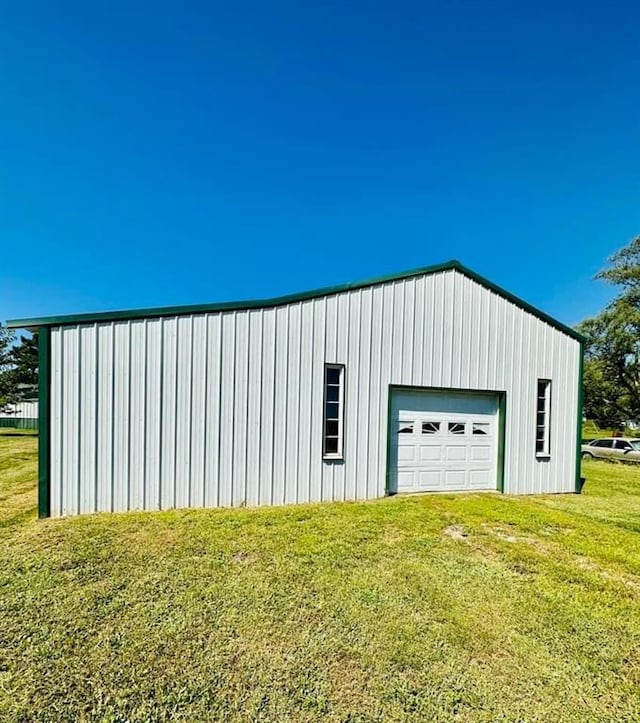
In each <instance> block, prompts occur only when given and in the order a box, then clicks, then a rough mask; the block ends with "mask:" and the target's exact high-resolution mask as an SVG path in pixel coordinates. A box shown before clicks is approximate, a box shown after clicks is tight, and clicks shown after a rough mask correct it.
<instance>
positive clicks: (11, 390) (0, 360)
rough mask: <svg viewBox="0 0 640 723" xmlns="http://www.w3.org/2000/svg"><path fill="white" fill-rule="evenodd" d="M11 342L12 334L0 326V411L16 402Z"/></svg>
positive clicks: (16, 392) (16, 391)
mask: <svg viewBox="0 0 640 723" xmlns="http://www.w3.org/2000/svg"><path fill="white" fill-rule="evenodd" d="M13 342H14V334H13V332H12V331H11V330H10V329H7V327H6V326H2V324H0V411H2V410H4V409H5V408H6V407H7V406H9V405H11V404H15V403H16V402H17V401H18V388H17V381H16V374H15V365H14V362H13V354H12V352H13Z"/></svg>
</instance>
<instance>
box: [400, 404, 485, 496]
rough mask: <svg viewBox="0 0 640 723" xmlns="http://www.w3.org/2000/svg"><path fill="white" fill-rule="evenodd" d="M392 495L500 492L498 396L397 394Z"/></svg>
mask: <svg viewBox="0 0 640 723" xmlns="http://www.w3.org/2000/svg"><path fill="white" fill-rule="evenodd" d="M390 425H391V430H390V431H391V435H392V437H391V459H390V463H391V490H392V491H394V492H429V491H442V492H445V491H449V492H454V491H455V492H457V491H461V490H495V489H496V488H497V481H498V480H497V468H498V465H497V461H498V397H497V395H495V394H480V393H473V392H434V391H428V392H427V391H404V390H403V391H399V390H395V391H392V399H391V419H390Z"/></svg>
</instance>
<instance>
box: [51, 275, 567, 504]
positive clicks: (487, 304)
mask: <svg viewBox="0 0 640 723" xmlns="http://www.w3.org/2000/svg"><path fill="white" fill-rule="evenodd" d="M578 359H579V344H578V342H577V341H575V340H574V339H572V338H570V337H568V336H566V335H565V334H563V333H561V332H560V331H558V330H556V329H554V328H553V327H551V326H550V325H548V324H547V323H545V322H543V321H541V320H540V319H538V318H537V317H535V316H533V315H531V314H529V313H528V312H525V311H523V310H522V309H520V308H519V307H517V306H515V305H514V304H512V303H510V302H509V301H507V300H505V299H504V298H503V297H501V296H498V295H497V294H495V293H493V292H491V291H489V290H487V289H486V288H484V287H483V286H481V285H479V284H478V283H477V282H475V281H473V280H472V279H470V278H468V277H466V276H464V275H463V274H461V273H459V272H457V271H445V272H440V273H436V274H432V275H427V276H422V277H420V276H418V277H414V278H410V279H405V280H399V281H393V282H389V283H384V284H380V285H377V286H373V287H369V288H362V289H356V290H353V291H345V292H340V293H337V294H335V295H331V296H327V297H321V298H316V299H313V300H309V301H303V302H296V303H291V304H288V305H283V306H280V307H276V308H268V309H255V310H247V311H228V312H217V313H209V314H203V313H199V314H195V315H181V316H178V317H164V318H149V319H142V320H136V321H115V322H113V323H104V322H101V323H97V324H82V325H80V326H64V327H56V328H54V329H53V333H52V343H51V365H52V377H51V487H52V489H51V512H52V514H53V515H55V516H59V515H67V514H77V513H85V512H93V511H111V510H114V511H117V510H128V509H151V510H153V509H168V508H173V507H203V506H204V507H215V506H243V505H250V506H254V505H271V504H284V503H297V502H307V501H320V500H325V501H329V500H344V499H366V498H373V497H379V496H382V495H384V494H385V488H386V487H385V486H386V478H387V468H386V467H387V426H388V419H387V416H388V401H389V385H406V386H411V385H413V386H418V387H421V386H422V387H445V388H461V389H480V390H496V391H505V392H506V399H507V404H506V429H505V433H506V434H505V436H506V445H505V492H510V493H535V492H544V491H549V492H562V491H571V490H573V488H574V480H575V464H576V459H575V431H576V430H575V425H576V407H577V401H578V397H577V395H578V379H577V375H578ZM325 363H340V364H344V365H345V385H346V386H345V409H344V411H345V418H344V422H345V424H344V461H323V459H322V415H323V381H324V365H325ZM538 378H548V379H551V380H552V401H551V457H550V459H548V460H538V459H536V457H535V404H536V382H537V379H538Z"/></svg>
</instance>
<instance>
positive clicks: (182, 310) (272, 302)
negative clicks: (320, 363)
mask: <svg viewBox="0 0 640 723" xmlns="http://www.w3.org/2000/svg"><path fill="white" fill-rule="evenodd" d="M442 271H458V272H459V273H461V274H464V275H465V276H467V277H468V278H470V279H473V281H476V282H477V283H478V284H480V285H481V286H484V287H485V288H486V289H489V291H493V292H494V293H495V294H497V295H498V296H501V297H502V298H504V299H506V300H507V301H510V302H511V303H512V304H515V305H516V306H518V307H520V308H521V309H523V310H524V311H526V312H528V313H529V314H532V315H533V316H536V317H537V318H538V319H540V320H541V321H544V322H545V323H547V324H549V325H550V326H552V327H554V328H556V329H558V331H561V332H563V333H564V334H567V336H570V337H572V338H573V339H576V340H577V341H583V337H582V336H581V335H580V334H579V333H578V332H577V331H576V330H575V329H572V328H571V327H570V326H566V325H565V324H562V323H561V322H559V321H558V320H557V319H554V318H553V317H551V316H549V315H548V314H545V313H544V312H543V311H540V309H536V308H535V307H534V306H531V304H528V303H527V302H526V301H523V300H522V299H519V298H518V297H517V296H515V295H514V294H511V293H510V292H508V291H505V289H502V288H501V287H499V286H497V285H496V284H494V283H492V282H491V281H489V280H488V279H485V278H484V277H483V276H480V274H477V273H476V272H475V271H471V269H468V268H467V267H466V266H463V265H462V264H461V263H460V262H459V261H455V260H454V261H447V262H446V263H443V264H436V265H435V266H425V267H423V268H419V269H413V270H412V271H405V272H403V273H399V274H390V275H388V276H380V277H377V278H374V279H367V280H366V281H356V282H352V283H348V284H341V285H339V286H329V287H326V288H323V289H315V290H314V291H306V292H302V293H299V294H289V295H287V296H277V297H275V298H273V299H254V300H251V301H231V302H222V303H216V304H192V305H188V306H163V307H162V306H161V307H157V308H152V309H128V310H123V311H99V312H95V313H89V314H68V315H65V316H45V317H42V318H33V319H11V320H10V321H8V322H7V326H8V327H9V328H11V329H34V328H38V327H48V326H65V325H74V324H85V323H96V322H110V321H130V320H133V319H148V318H158V317H162V316H181V315H184V314H204V313H209V312H216V311H243V310H246V309H259V308H271V307H274V306H282V305H284V304H292V303H295V302H298V301H309V300H310V299H316V298H318V297H321V296H329V295H331V294H338V293H341V292H344V291H353V290H355V289H362V288H366V287H368V286H378V285H379V284H384V283H387V282H390V281H401V280H402V279H410V278H412V277H414V276H425V275H429V274H437V273H439V272H442Z"/></svg>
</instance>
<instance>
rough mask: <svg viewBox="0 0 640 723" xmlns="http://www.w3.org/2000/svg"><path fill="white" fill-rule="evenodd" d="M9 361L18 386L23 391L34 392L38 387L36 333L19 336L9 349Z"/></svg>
mask: <svg viewBox="0 0 640 723" xmlns="http://www.w3.org/2000/svg"><path fill="white" fill-rule="evenodd" d="M11 361H12V362H13V364H14V367H15V373H16V381H17V384H18V385H19V388H20V389H21V390H22V392H23V393H30V392H34V391H35V390H36V389H37V387H38V335H37V334H34V335H33V336H31V337H27V336H21V337H20V343H19V344H16V345H15V346H14V347H13V349H12V350H11Z"/></svg>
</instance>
